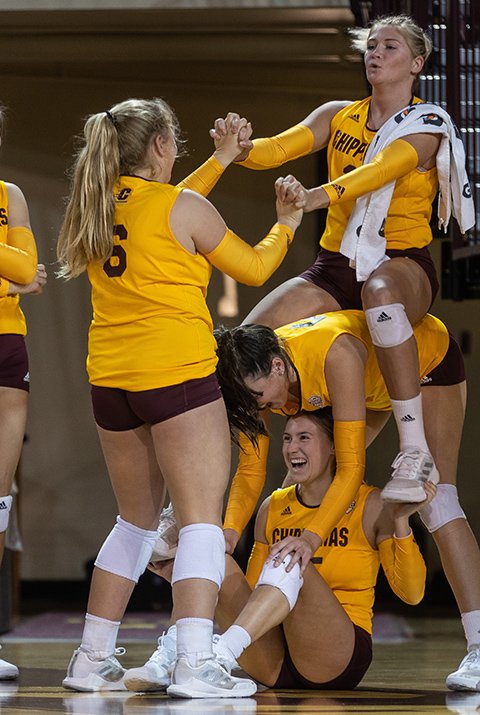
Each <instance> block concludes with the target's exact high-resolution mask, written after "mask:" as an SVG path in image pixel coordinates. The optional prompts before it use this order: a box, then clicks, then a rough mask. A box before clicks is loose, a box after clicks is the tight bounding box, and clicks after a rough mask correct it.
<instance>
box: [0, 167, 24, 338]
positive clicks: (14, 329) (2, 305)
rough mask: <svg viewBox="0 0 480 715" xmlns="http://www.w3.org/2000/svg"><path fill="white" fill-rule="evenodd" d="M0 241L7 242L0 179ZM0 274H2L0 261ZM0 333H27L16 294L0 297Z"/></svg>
mask: <svg viewBox="0 0 480 715" xmlns="http://www.w3.org/2000/svg"><path fill="white" fill-rule="evenodd" d="M0 243H4V244H8V191H7V186H6V184H5V182H4V181H0ZM0 276H2V266H1V262H0ZM0 281H1V279H0ZM0 333H1V334H3V335H5V334H6V333H14V334H16V335H26V333H27V324H26V321H25V316H24V314H23V312H22V309H21V308H20V300H19V296H18V295H5V296H3V297H2V298H0Z"/></svg>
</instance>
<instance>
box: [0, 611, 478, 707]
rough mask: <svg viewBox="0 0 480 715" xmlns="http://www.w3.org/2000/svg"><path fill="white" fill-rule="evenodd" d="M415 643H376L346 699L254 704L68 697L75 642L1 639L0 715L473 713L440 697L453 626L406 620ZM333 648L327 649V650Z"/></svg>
mask: <svg viewBox="0 0 480 715" xmlns="http://www.w3.org/2000/svg"><path fill="white" fill-rule="evenodd" d="M409 625H411V627H412V630H413V632H414V634H415V637H414V638H413V639H411V640H408V641H407V642H403V643H398V644H388V643H376V644H375V646H374V661H373V664H372V666H371V668H370V671H369V672H368V673H367V676H366V677H365V679H364V680H363V682H362V684H361V686H360V687H359V688H358V689H357V690H355V691H352V692H325V691H323V692H322V691H318V692H315V691H273V690H265V691H264V692H260V693H257V695H256V696H255V697H254V698H246V699H234V700H233V699H232V700H221V699H209V700H192V701H189V700H173V699H171V698H168V697H167V696H166V695H164V694H161V693H158V694H151V695H134V694H129V693H116V694H115V693H112V694H104V695H98V694H95V693H92V694H90V693H85V694H83V693H75V692H73V691H67V690H64V689H63V688H62V686H61V681H62V678H63V677H64V674H65V668H66V665H67V663H68V660H69V658H70V655H71V653H72V650H73V648H74V647H75V646H76V643H73V642H71V641H66V640H63V641H62V640H47V639H43V640H42V639H35V640H30V641H26V640H21V641H20V640H19V639H11V638H9V637H8V635H7V636H5V637H4V638H3V639H2V642H3V649H2V656H4V657H5V658H6V659H7V660H11V661H12V662H14V663H15V664H16V665H18V667H19V668H20V678H19V680H18V682H8V681H3V682H2V683H0V713H1V715H13V714H15V715H19V714H22V715H32V713H72V714H74V715H142V714H143V713H144V714H145V715H168V714H170V713H179V714H180V713H196V715H208V714H209V713H215V714H218V715H224V714H225V715H227V714H229V713H230V714H232V715H233V714H234V713H235V714H238V715H250V714H252V715H253V714H254V713H255V714H258V715H276V714H277V713H278V714H279V715H291V714H292V713H298V714H300V715H302V713H305V714H306V715H307V714H308V715H312V714H314V713H352V712H359V713H392V714H393V713H415V714H416V715H422V714H423V713H429V714H430V715H433V714H434V713H435V714H436V713H451V712H453V713H474V712H479V713H480V693H453V692H450V691H447V690H446V689H445V686H444V679H445V676H446V675H447V673H449V672H450V671H452V670H454V669H455V668H456V666H457V664H458V663H459V661H460V660H461V658H462V657H463V656H464V651H465V643H464V640H463V637H462V632H461V629H460V624H459V621H457V620H454V619H441V618H427V619H415V620H411V621H409ZM123 645H125V646H126V648H127V653H126V654H125V655H124V656H123V657H122V658H121V660H122V662H123V664H124V665H126V666H127V667H133V666H134V665H137V664H139V663H143V662H144V661H145V660H146V658H147V657H148V656H149V655H150V654H151V652H152V650H153V643H152V641H151V640H150V641H149V642H147V641H138V640H136V641H135V642H131V643H123ZM326 645H327V647H329V648H334V647H335V644H334V643H329V644H326Z"/></svg>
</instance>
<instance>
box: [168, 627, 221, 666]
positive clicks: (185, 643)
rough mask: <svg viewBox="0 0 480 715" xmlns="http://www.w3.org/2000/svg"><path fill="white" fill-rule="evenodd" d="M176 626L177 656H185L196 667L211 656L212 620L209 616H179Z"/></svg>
mask: <svg viewBox="0 0 480 715" xmlns="http://www.w3.org/2000/svg"><path fill="white" fill-rule="evenodd" d="M176 626H177V658H179V657H180V656H181V655H183V656H185V657H186V658H187V660H188V662H189V664H190V665H191V666H192V668H196V667H197V666H198V665H201V663H203V661H205V660H207V659H208V658H212V656H213V652H212V637H213V621H211V620H210V619H209V618H180V620H178V621H177V623H176Z"/></svg>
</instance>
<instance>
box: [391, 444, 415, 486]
mask: <svg viewBox="0 0 480 715" xmlns="http://www.w3.org/2000/svg"><path fill="white" fill-rule="evenodd" d="M421 458H422V452H420V451H418V450H415V451H414V452H399V453H398V454H397V456H396V457H395V459H394V460H393V462H392V469H393V474H392V479H393V478H394V477H395V478H400V479H416V478H417V473H418V467H419V464H420V460H421Z"/></svg>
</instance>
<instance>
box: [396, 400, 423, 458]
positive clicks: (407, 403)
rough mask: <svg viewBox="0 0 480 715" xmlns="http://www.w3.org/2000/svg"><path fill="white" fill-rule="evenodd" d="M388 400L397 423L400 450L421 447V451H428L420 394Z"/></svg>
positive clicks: (405, 450)
mask: <svg viewBox="0 0 480 715" xmlns="http://www.w3.org/2000/svg"><path fill="white" fill-rule="evenodd" d="M390 402H391V403H392V410H393V416H394V417H395V422H396V423H397V429H398V436H399V439H400V451H401V452H408V451H411V450H413V449H421V450H422V451H423V452H429V451H430V450H429V449H428V444H427V440H426V437H425V431H424V428H423V411H422V395H421V394H420V395H417V396H416V397H412V398H411V399H410V400H390Z"/></svg>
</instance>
